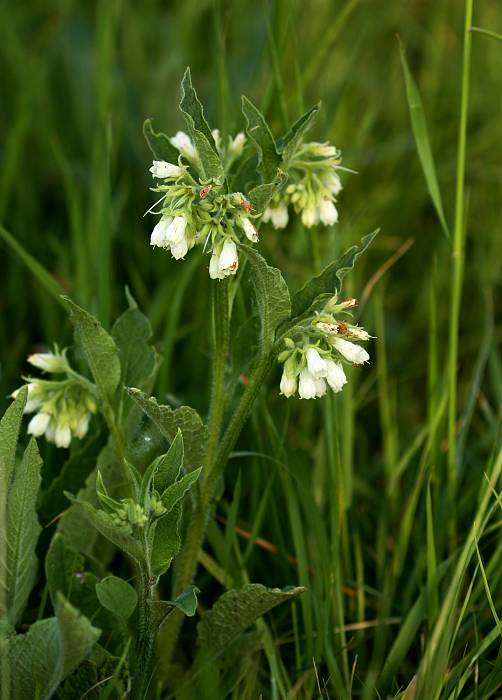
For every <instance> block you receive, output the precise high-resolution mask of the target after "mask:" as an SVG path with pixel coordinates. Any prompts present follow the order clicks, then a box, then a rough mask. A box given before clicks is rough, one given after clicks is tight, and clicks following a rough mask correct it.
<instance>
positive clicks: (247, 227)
mask: <svg viewBox="0 0 502 700" xmlns="http://www.w3.org/2000/svg"><path fill="white" fill-rule="evenodd" d="M240 224H241V226H242V229H243V231H244V233H245V234H246V238H248V239H249V240H250V241H251V242H252V243H258V231H257V230H256V228H255V226H254V224H253V223H252V222H251V221H250V220H249V219H248V218H247V217H244V216H243V217H241V219H240Z"/></svg>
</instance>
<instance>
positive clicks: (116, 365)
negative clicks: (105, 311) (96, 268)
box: [65, 297, 120, 405]
mask: <svg viewBox="0 0 502 700" xmlns="http://www.w3.org/2000/svg"><path fill="white" fill-rule="evenodd" d="M65 299H66V302H67V303H68V306H69V308H70V318H71V321H72V323H73V326H74V328H75V340H76V342H77V345H79V347H80V348H81V349H82V352H83V354H84V357H85V359H86V361H87V364H88V365H89V367H90V369H91V372H92V376H93V377H94V381H95V382H96V386H97V389H98V392H99V396H100V398H101V400H102V401H103V402H104V404H105V405H109V404H110V403H111V401H112V398H113V396H114V394H115V391H116V389H117V387H118V385H119V382H120V360H119V354H118V349H117V346H116V345H115V342H114V340H113V338H112V337H111V336H110V335H109V334H108V333H107V332H106V331H105V329H104V328H103V327H102V326H101V324H100V323H99V322H98V321H97V320H96V319H95V318H94V316H91V314H89V313H88V312H87V311H84V309H82V308H81V307H80V306H77V304H75V303H74V302H73V301H72V300H71V299H69V298H68V297H65Z"/></svg>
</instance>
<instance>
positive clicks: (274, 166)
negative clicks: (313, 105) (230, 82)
mask: <svg viewBox="0 0 502 700" xmlns="http://www.w3.org/2000/svg"><path fill="white" fill-rule="evenodd" d="M242 113H243V114H244V116H245V118H246V123H247V128H246V131H247V134H248V136H249V138H250V139H251V140H252V141H253V142H254V144H255V146H256V149H257V151H258V172H259V173H260V174H261V175H262V177H263V181H264V182H266V183H267V182H272V181H274V180H275V179H276V177H277V170H278V169H279V167H280V165H281V156H280V155H279V154H278V153H277V149H276V147H275V141H274V137H273V136H272V132H271V131H270V128H269V126H268V124H267V122H266V120H265V117H264V116H263V114H262V113H261V112H260V110H259V109H258V108H257V107H255V106H254V104H253V103H252V102H251V101H250V100H248V98H247V97H245V96H244V95H243V96H242Z"/></svg>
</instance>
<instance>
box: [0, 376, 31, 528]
mask: <svg viewBox="0 0 502 700" xmlns="http://www.w3.org/2000/svg"><path fill="white" fill-rule="evenodd" d="M27 396H28V387H27V386H23V387H21V389H20V390H19V393H18V395H17V396H16V398H15V400H14V401H13V402H12V403H11V405H10V406H9V407H8V409H7V410H6V411H5V414H4V415H3V417H2V420H1V421H0V501H1V500H2V495H3V494H6V493H7V489H8V488H9V485H10V482H11V479H12V471H13V469H14V461H15V457H16V447H17V440H18V437H19V431H20V429H21V421H22V419H23V411H24V407H25V406H26V399H27ZM1 522H5V520H4V519H3V518H2V520H1Z"/></svg>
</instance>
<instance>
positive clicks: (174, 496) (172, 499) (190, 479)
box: [161, 467, 202, 517]
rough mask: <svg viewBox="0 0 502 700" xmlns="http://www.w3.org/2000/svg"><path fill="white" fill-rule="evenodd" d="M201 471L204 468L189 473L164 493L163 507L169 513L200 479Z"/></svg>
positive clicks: (162, 496)
mask: <svg viewBox="0 0 502 700" xmlns="http://www.w3.org/2000/svg"><path fill="white" fill-rule="evenodd" d="M201 471H202V467H199V468H198V469H194V470H193V471H192V472H188V474H185V476H182V477H181V479H180V480H179V481H177V482H176V483H174V484H171V486H168V487H167V489H166V490H165V491H164V492H163V493H162V495H161V500H162V505H163V506H164V508H166V509H167V512H168V513H169V512H170V511H171V510H172V509H173V508H174V506H175V505H176V504H177V503H178V502H179V501H181V499H182V498H183V496H184V495H185V494H186V492H187V491H189V490H190V489H191V488H192V486H193V485H194V484H195V482H196V481H197V479H198V478H199V476H200V473H201ZM162 517H165V516H162Z"/></svg>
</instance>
